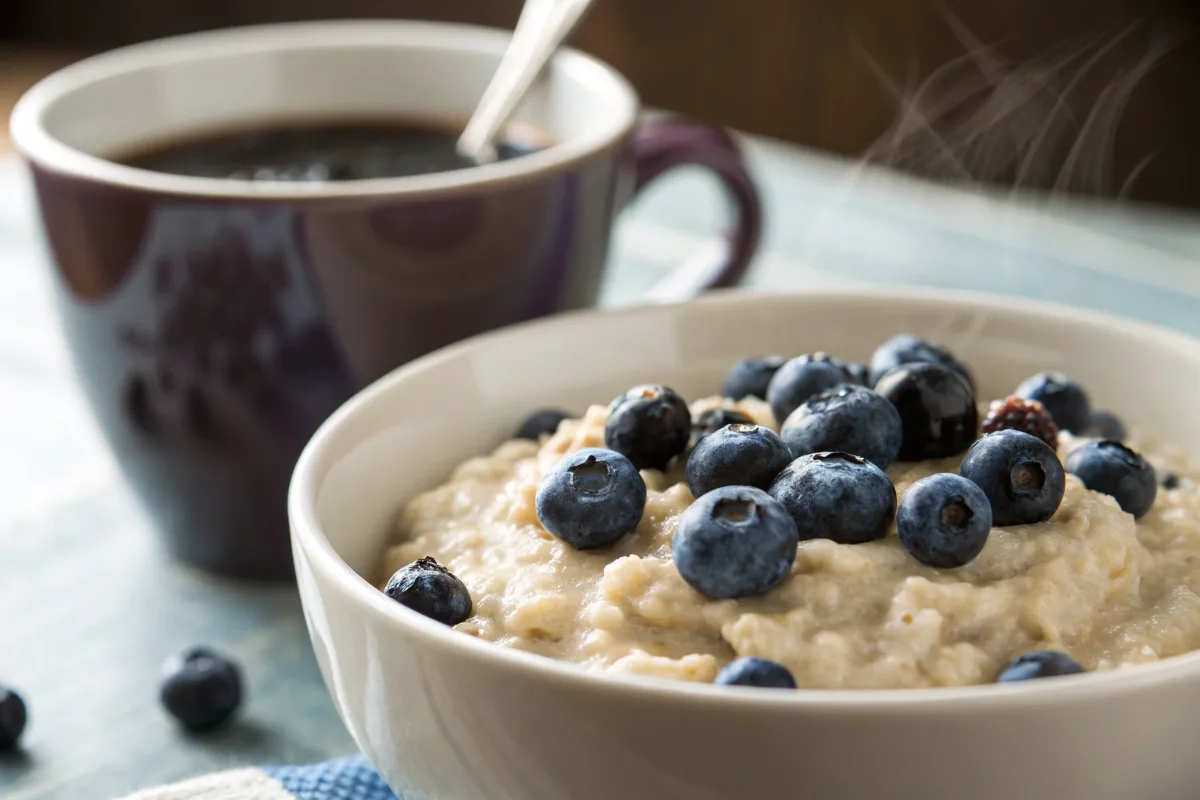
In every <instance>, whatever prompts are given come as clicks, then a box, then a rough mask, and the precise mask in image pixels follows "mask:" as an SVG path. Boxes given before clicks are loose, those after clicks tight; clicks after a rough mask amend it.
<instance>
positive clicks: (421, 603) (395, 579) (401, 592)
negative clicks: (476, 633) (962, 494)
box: [383, 557, 472, 625]
mask: <svg viewBox="0 0 1200 800" xmlns="http://www.w3.org/2000/svg"><path fill="white" fill-rule="evenodd" d="M383 593H384V594H386V595H387V596H388V597H390V598H392V599H393V600H395V601H396V602H397V603H399V604H400V605H402V606H406V607H408V608H411V609H412V610H413V611H416V612H417V613H418V614H422V615H424V616H426V617H429V618H430V619H432V620H437V621H438V622H440V623H442V624H443V625H457V624H458V623H460V622H463V621H465V620H466V619H467V618H468V617H470V616H471V609H472V602H471V593H470V592H469V591H467V587H466V585H465V584H464V583H463V582H462V581H461V580H459V579H458V576H457V575H455V574H454V573H452V572H451V571H450V570H448V569H446V568H445V567H443V566H442V565H441V564H439V563H438V562H437V561H435V560H433V559H432V558H429V557H425V558H418V559H417V560H416V561H414V562H413V563H411V564H409V565H407V566H404V567H401V568H400V569H398V570H396V574H395V575H393V576H392V577H391V578H390V579H388V582H387V585H386V586H385V587H384V589H383Z"/></svg>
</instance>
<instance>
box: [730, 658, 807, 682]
mask: <svg viewBox="0 0 1200 800" xmlns="http://www.w3.org/2000/svg"><path fill="white" fill-rule="evenodd" d="M713 682H714V683H718V684H721V685H722V686H757V687H759V688H762V689H795V688H796V679H795V678H794V677H792V673H791V672H790V671H788V668H787V667H785V666H783V665H782V664H780V663H778V662H776V661H771V660H769V659H766V658H753V657H751V658H739V659H736V660H734V661H731V662H729V664H728V665H726V667H725V668H724V669H722V670H721V671H720V672H719V673H717V679H716V680H715V681H713Z"/></svg>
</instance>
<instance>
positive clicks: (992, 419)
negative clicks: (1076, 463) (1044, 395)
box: [982, 394, 1058, 450]
mask: <svg viewBox="0 0 1200 800" xmlns="http://www.w3.org/2000/svg"><path fill="white" fill-rule="evenodd" d="M982 427H983V432H984V433H995V432H996V431H1008V430H1012V431H1022V432H1023V433H1028V434H1029V435H1031V436H1036V437H1037V438H1039V439H1041V440H1042V441H1043V442H1045V443H1046V444H1048V445H1050V447H1051V449H1054V450H1057V449H1058V426H1057V425H1055V424H1054V419H1053V418H1052V417H1051V416H1050V412H1049V411H1047V410H1046V407H1045V406H1043V405H1042V404H1041V403H1039V402H1038V401H1037V400H1026V399H1025V398H1023V397H1017V396H1016V395H1015V394H1014V395H1010V396H1009V397H1006V398H1004V399H1003V400H993V401H992V403H991V405H990V406H989V407H988V413H987V416H985V417H984V418H983V426H982Z"/></svg>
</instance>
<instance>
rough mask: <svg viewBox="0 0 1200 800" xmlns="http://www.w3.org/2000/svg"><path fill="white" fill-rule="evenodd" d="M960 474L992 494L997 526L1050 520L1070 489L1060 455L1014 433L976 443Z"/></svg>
mask: <svg viewBox="0 0 1200 800" xmlns="http://www.w3.org/2000/svg"><path fill="white" fill-rule="evenodd" d="M959 474H960V475H962V476H963V477H964V478H966V479H967V480H969V481H971V482H972V483H974V484H975V485H976V486H978V487H979V488H980V489H982V490H983V493H984V494H985V495H987V498H988V502H989V503H990V504H991V507H992V524H993V525H1030V524H1032V523H1034V522H1044V521H1045V520H1048V519H1050V517H1051V516H1053V515H1054V512H1055V511H1057V510H1058V506H1059V505H1060V504H1061V503H1062V499H1063V492H1064V491H1065V490H1066V486H1067V475H1066V471H1065V470H1064V469H1063V465H1062V462H1061V461H1059V460H1058V453H1056V452H1054V450H1053V449H1052V448H1051V447H1050V445H1048V444H1046V443H1045V442H1043V441H1042V440H1041V439H1039V438H1037V437H1036V436H1033V435H1031V434H1028V433H1024V432H1023V431H1018V430H1011V429H1010V430H1002V431H996V432H995V433H989V434H987V435H986V436H984V437H982V438H981V439H980V440H979V441H977V442H975V444H973V445H971V449H970V450H968V451H967V455H966V458H964V459H963V462H962V467H960V468H959Z"/></svg>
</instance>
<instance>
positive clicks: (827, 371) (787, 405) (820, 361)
mask: <svg viewBox="0 0 1200 800" xmlns="http://www.w3.org/2000/svg"><path fill="white" fill-rule="evenodd" d="M848 382H849V375H847V373H846V370H845V369H844V368H843V367H842V366H841V365H840V364H838V363H837V362H835V361H834V360H833V359H832V358H830V357H829V356H828V355H826V354H825V353H814V354H813V355H807V356H800V357H799V358H793V359H792V360H791V361H789V362H787V363H786V364H784V365H783V366H782V367H780V368H779V371H778V372H776V373H775V377H773V378H771V383H770V384H769V385H768V386H767V402H768V403H770V404H771V412H772V413H773V414H774V415H775V420H776V421H777V422H779V423H781V424H782V422H783V421H784V420H785V419H787V418H788V416H789V415H790V414H791V413H792V412H793V411H795V410H796V409H797V408H799V407H800V406H801V405H802V404H803V403H804V402H805V401H806V400H808V399H809V398H810V397H812V396H814V395H817V394H820V393H821V392H825V391H828V390H830V389H832V388H834V387H835V386H840V385H841V384H843V383H848Z"/></svg>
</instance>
